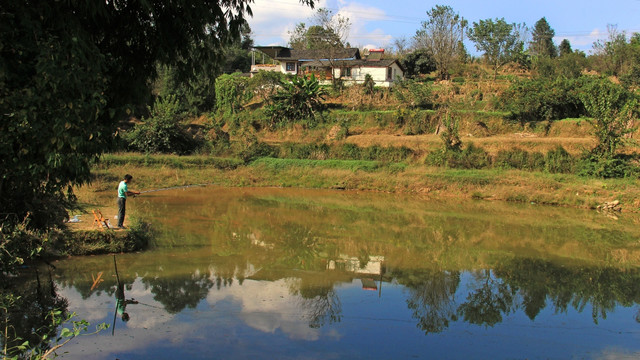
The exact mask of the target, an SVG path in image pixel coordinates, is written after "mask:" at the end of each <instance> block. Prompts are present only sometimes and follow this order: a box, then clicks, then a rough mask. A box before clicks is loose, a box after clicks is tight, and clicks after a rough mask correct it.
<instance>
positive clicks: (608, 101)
mask: <svg viewBox="0 0 640 360" xmlns="http://www.w3.org/2000/svg"><path fill="white" fill-rule="evenodd" d="M580 98H581V99H582V102H583V103H584V107H585V108H586V109H587V112H588V113H589V115H590V116H591V117H593V119H592V120H589V122H590V123H591V125H592V126H593V132H594V134H593V135H594V136H595V137H596V140H597V142H598V143H597V145H596V147H595V148H594V149H593V150H592V151H591V152H592V153H594V154H595V155H596V156H600V157H605V158H608V159H613V158H614V157H615V154H616V151H617V150H618V148H619V147H620V146H621V145H624V141H625V139H624V135H626V134H628V133H630V132H632V131H633V130H634V129H633V128H631V127H630V126H628V125H629V123H633V121H634V120H635V119H637V117H638V107H639V101H638V97H637V96H636V95H635V94H634V93H632V92H630V91H628V90H627V89H625V88H623V87H622V86H620V85H617V84H614V83H612V82H611V81H609V80H607V79H597V80H594V81H591V82H590V83H589V84H587V86H585V87H584V88H583V89H582V92H581V93H580Z"/></svg>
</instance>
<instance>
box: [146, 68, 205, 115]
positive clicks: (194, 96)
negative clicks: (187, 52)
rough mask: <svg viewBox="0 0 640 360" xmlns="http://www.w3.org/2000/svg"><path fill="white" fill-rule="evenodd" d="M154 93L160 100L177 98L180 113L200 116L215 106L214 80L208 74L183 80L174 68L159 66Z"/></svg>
mask: <svg viewBox="0 0 640 360" xmlns="http://www.w3.org/2000/svg"><path fill="white" fill-rule="evenodd" d="M157 71H158V78H157V79H156V81H155V83H154V92H155V94H156V95H157V96H158V97H160V98H167V97H169V96H175V97H176V98H177V99H178V102H179V104H180V112H184V113H188V114H191V115H199V114H202V113H204V112H207V111H211V110H213V108H214V106H215V88H214V78H213V77H212V76H213V75H210V74H209V73H208V72H205V73H203V74H200V75H199V76H198V77H196V78H193V79H188V80H186V81H185V80H183V79H181V78H180V77H179V74H178V72H177V71H176V69H175V68H174V67H171V66H168V65H159V66H158V68H157Z"/></svg>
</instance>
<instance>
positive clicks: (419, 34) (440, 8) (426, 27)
mask: <svg viewBox="0 0 640 360" xmlns="http://www.w3.org/2000/svg"><path fill="white" fill-rule="evenodd" d="M427 15H428V16H429V19H428V20H427V21H423V22H422V27H421V28H420V29H419V30H418V31H416V34H415V36H414V37H413V41H414V47H416V48H417V49H427V50H429V51H430V52H431V54H432V56H433V58H434V60H435V62H436V68H437V69H438V76H439V78H440V79H442V80H445V79H448V78H449V69H450V68H451V67H452V66H453V64H455V62H456V61H458V60H459V58H460V56H459V55H460V53H461V49H460V46H461V44H462V41H463V40H464V28H465V27H466V26H467V21H466V20H465V19H464V18H463V17H461V16H460V15H458V14H457V13H455V12H454V11H453V9H452V8H451V7H450V6H444V5H436V6H435V7H434V8H432V9H431V10H429V11H428V12H427Z"/></svg>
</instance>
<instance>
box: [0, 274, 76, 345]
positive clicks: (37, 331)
mask: <svg viewBox="0 0 640 360" xmlns="http://www.w3.org/2000/svg"><path fill="white" fill-rule="evenodd" d="M3 281H4V283H3V284H2V287H1V288H0V299H1V300H0V324H1V326H2V332H1V335H0V340H1V341H0V345H1V348H2V350H0V354H2V353H6V355H7V356H8V357H12V356H17V355H19V354H22V353H23V351H22V350H20V349H19V348H17V347H18V346H19V345H21V344H22V343H24V342H25V341H28V342H29V344H30V347H31V348H32V349H33V350H34V351H35V352H36V353H43V352H45V351H46V350H48V349H49V348H50V346H51V345H50V344H49V343H48V342H47V341H44V342H43V341H42V338H43V337H45V336H46V337H47V338H55V336H56V334H57V330H58V329H57V323H56V322H55V321H54V314H53V312H58V311H59V312H60V313H59V314H58V315H56V317H57V318H65V317H66V316H67V306H68V302H67V300H66V299H65V298H64V297H62V296H60V295H59V294H58V289H57V287H56V284H55V283H54V281H53V278H52V273H51V269H49V268H43V269H42V270H40V271H39V270H38V269H35V268H34V269H28V270H27V271H25V272H24V273H23V274H21V276H19V277H16V278H7V277H4V278H3ZM7 338H8V339H9V341H8V342H7Z"/></svg>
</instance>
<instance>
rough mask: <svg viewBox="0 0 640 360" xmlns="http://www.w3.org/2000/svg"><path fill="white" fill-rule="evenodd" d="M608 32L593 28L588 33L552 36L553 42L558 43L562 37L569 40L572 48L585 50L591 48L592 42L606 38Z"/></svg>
mask: <svg viewBox="0 0 640 360" xmlns="http://www.w3.org/2000/svg"><path fill="white" fill-rule="evenodd" d="M607 36H608V33H607V32H606V31H601V30H600V29H598V28H595V29H593V30H592V31H591V32H590V33H589V34H576V35H566V36H556V37H554V39H553V40H554V42H555V43H556V44H560V42H562V40H563V39H567V40H569V42H570V43H571V46H572V47H573V48H574V49H580V50H586V49H591V47H592V45H593V43H594V42H596V41H598V40H605V39H607Z"/></svg>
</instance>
